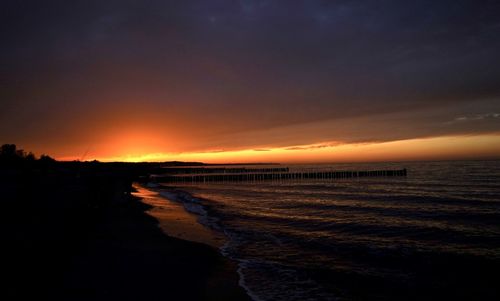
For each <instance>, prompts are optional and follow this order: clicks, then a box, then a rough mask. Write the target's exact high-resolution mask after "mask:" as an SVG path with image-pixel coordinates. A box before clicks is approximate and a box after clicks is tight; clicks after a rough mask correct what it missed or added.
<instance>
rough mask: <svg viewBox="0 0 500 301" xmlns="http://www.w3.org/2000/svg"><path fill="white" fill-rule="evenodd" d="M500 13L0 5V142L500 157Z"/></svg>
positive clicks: (420, 5) (301, 4)
mask: <svg viewBox="0 0 500 301" xmlns="http://www.w3.org/2000/svg"><path fill="white" fill-rule="evenodd" d="M499 16H500V2H498V1H487V0H485V1H460V0H453V1H451V0H450V1H447V0H443V1H426V0H423V1H411V2H409V1H384V0H381V1H315V0H305V1H293V0H287V1H285V0H283V1H271V0H268V1H264V0H262V1H259V0H255V1H252V0H241V1H236V0H226V1H223V0H220V1H217V0H215V1H208V0H199V1H187V0H184V1H181V0H179V1H166V0H165V1H159V0H157V1H155V0H151V1H143V0H142V1H139V0H136V1H131V0H119V1H118V0H117V1H105V0H100V1H50V0H47V1H40V0H32V1H29V0H27V1H2V3H1V9H0V23H1V29H0V38H1V47H0V143H2V144H3V143H15V144H17V145H18V146H19V147H21V148H24V149H26V150H31V151H33V152H35V153H37V154H41V153H46V154H49V155H51V156H54V157H56V158H58V159H63V160H73V159H80V160H92V159H99V160H127V161H138V160H147V161H159V160H197V161H207V162H244V161H247V162H257V161H273V162H351V161H386V160H389V161H393V160H428V159H429V160H433V159H481V158H500V18H499Z"/></svg>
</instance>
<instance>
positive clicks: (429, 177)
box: [163, 161, 500, 301]
mask: <svg viewBox="0 0 500 301" xmlns="http://www.w3.org/2000/svg"><path fill="white" fill-rule="evenodd" d="M286 166H287V167H289V168H290V172H295V171H297V172H313V171H338V170H353V171H355V170H383V169H402V168H406V169H407V171H408V174H407V176H398V177H370V178H369V177H367V178H350V179H349V178H348V179H307V180H306V179H300V180H272V181H253V182H210V183H175V184H172V183H165V184H164V187H163V194H164V195H165V196H167V197H168V198H169V199H172V200H175V201H178V202H181V203H182V204H184V207H185V208H186V210H188V211H190V212H192V213H194V214H197V215H198V221H199V222H200V223H202V224H204V225H205V226H207V227H210V228H211V229H213V230H214V231H220V232H222V233H224V234H225V236H226V237H227V242H226V244H225V245H224V246H222V247H221V248H220V252H221V253H222V254H224V255H225V256H227V257H228V258H230V259H232V260H234V261H236V262H237V263H238V266H239V270H238V273H239V275H240V284H241V286H243V287H244V288H245V289H246V290H247V292H248V294H249V295H250V296H251V297H252V298H253V299H254V300H256V301H257V300H301V301H303V300H466V299H467V300H500V161H440V162H396V163H357V164H313V165H286Z"/></svg>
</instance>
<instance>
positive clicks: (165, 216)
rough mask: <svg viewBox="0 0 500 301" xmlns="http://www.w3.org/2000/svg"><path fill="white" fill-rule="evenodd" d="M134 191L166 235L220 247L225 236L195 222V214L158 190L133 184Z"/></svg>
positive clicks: (224, 240)
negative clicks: (149, 207) (148, 207)
mask: <svg viewBox="0 0 500 301" xmlns="http://www.w3.org/2000/svg"><path fill="white" fill-rule="evenodd" d="M133 187H134V189H135V190H136V192H134V193H133V195H135V196H137V197H139V198H141V202H143V203H145V204H147V205H150V206H151V209H148V210H147V211H146V213H148V214H149V215H151V216H153V217H154V218H155V219H156V220H158V222H159V227H160V228H161V230H162V231H163V232H164V233H165V234H166V235H168V236H171V237H176V238H180V239H184V240H189V241H193V242H199V243H203V244H206V245H209V246H212V247H214V248H220V247H221V246H222V245H223V244H224V243H225V242H226V238H225V237H224V236H223V235H222V234H220V233H218V232H215V231H212V230H210V229H208V228H206V227H204V226H203V225H201V224H200V223H198V222H197V216H196V215H194V214H192V213H189V212H187V211H186V210H185V209H184V207H183V205H182V204H180V203H178V202H175V201H172V200H168V199H167V198H165V197H163V196H161V195H160V194H159V192H157V191H154V190H151V189H148V188H144V187H143V186H141V185H139V184H134V186H133Z"/></svg>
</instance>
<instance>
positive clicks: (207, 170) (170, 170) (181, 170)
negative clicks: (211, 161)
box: [162, 167, 289, 175]
mask: <svg viewBox="0 0 500 301" xmlns="http://www.w3.org/2000/svg"><path fill="white" fill-rule="evenodd" d="M162 171H163V172H165V173H167V174H183V175H184V174H226V173H230V174H233V173H238V174H239V173H271V172H273V173H276V172H283V173H285V172H289V169H288V167H272V168H244V167H241V168H234V167H216V168H212V167H189V168H186V167H164V168H162Z"/></svg>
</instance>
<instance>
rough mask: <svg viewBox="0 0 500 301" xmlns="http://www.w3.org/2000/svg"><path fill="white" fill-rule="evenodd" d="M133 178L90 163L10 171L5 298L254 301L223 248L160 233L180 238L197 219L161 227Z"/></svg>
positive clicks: (0, 181) (5, 190)
mask: <svg viewBox="0 0 500 301" xmlns="http://www.w3.org/2000/svg"><path fill="white" fill-rule="evenodd" d="M118 169H119V170H118ZM124 174H125V175H126V173H124V172H123V168H121V167H120V168H113V167H111V166H106V167H102V166H99V168H96V166H95V165H93V166H92V168H90V167H89V165H83V164H82V165H78V166H76V165H75V166H64V168H62V167H60V166H57V167H54V168H51V169H50V170H47V171H44V172H42V173H40V172H39V171H33V170H25V171H15V172H11V171H2V173H1V175H0V176H1V178H0V189H1V191H2V194H3V197H2V199H4V200H5V206H4V209H5V210H4V211H3V214H2V215H3V218H2V222H3V223H5V224H4V229H7V234H6V235H5V236H4V241H3V243H4V251H5V254H6V255H5V256H4V257H3V259H2V267H3V268H2V270H3V271H2V272H3V274H4V275H5V276H6V277H7V280H6V281H5V283H4V285H5V289H4V290H3V292H2V293H1V295H2V296H3V297H2V299H4V300H26V299H27V298H34V297H36V298H37V299H51V300H160V299H161V300H165V299H167V300H249V298H248V297H247V295H246V293H245V292H244V290H243V289H242V288H241V287H239V286H238V279H239V278H238V274H237V272H236V265H235V264H234V263H232V262H230V261H228V260H227V259H226V258H224V257H223V256H222V255H220V254H219V253H218V251H217V249H216V248H214V247H213V246H210V244H204V243H197V242H193V241H187V240H184V239H179V238H175V237H173V236H167V235H166V234H165V233H164V232H163V231H162V229H161V228H163V229H165V230H164V231H169V229H174V228H175V229H177V230H176V233H177V234H179V235H178V236H179V237H181V236H183V235H187V234H186V233H189V232H190V230H191V229H193V228H190V227H191V226H187V228H186V229H183V227H184V226H185V225H188V224H191V225H192V223H191V222H193V221H194V220H191V219H190V217H189V216H184V215H179V214H177V213H179V212H182V211H180V210H177V209H182V208H177V209H176V210H177V211H175V212H177V213H175V214H173V215H172V214H171V215H170V216H175V218H174V219H173V220H174V221H176V223H177V224H176V225H175V226H173V227H174V228H169V227H168V226H167V225H166V224H165V220H163V226H162V224H161V223H160V224H159V222H158V220H157V219H155V218H154V217H152V216H150V215H148V214H147V213H146V212H148V211H150V212H152V213H158V211H157V210H155V209H154V207H152V206H151V205H148V204H147V202H148V200H149V201H150V198H149V196H148V197H147V198H146V201H145V202H144V203H142V202H141V199H140V198H139V197H138V196H133V195H129V194H128V191H130V190H131V187H130V186H129V185H130V183H131V181H130V178H129V177H127V176H124ZM164 205H165V206H163V208H162V210H164V209H165V210H166V209H167V208H170V209H172V210H173V208H175V206H173V205H172V204H171V206H170V207H169V206H168V203H166V202H165V204H164ZM161 212H163V213H164V211H161ZM184 213H185V212H184ZM167 215H168V214H167ZM163 216H166V215H163ZM160 226H161V228H160ZM199 226H200V225H199ZM165 227H166V228H165ZM200 227H201V226H200ZM188 228H189V229H188ZM192 233H196V236H199V237H203V235H204V234H203V235H202V234H200V233H201V232H200V229H194V231H193V232H192ZM185 237H186V238H191V236H185Z"/></svg>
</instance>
